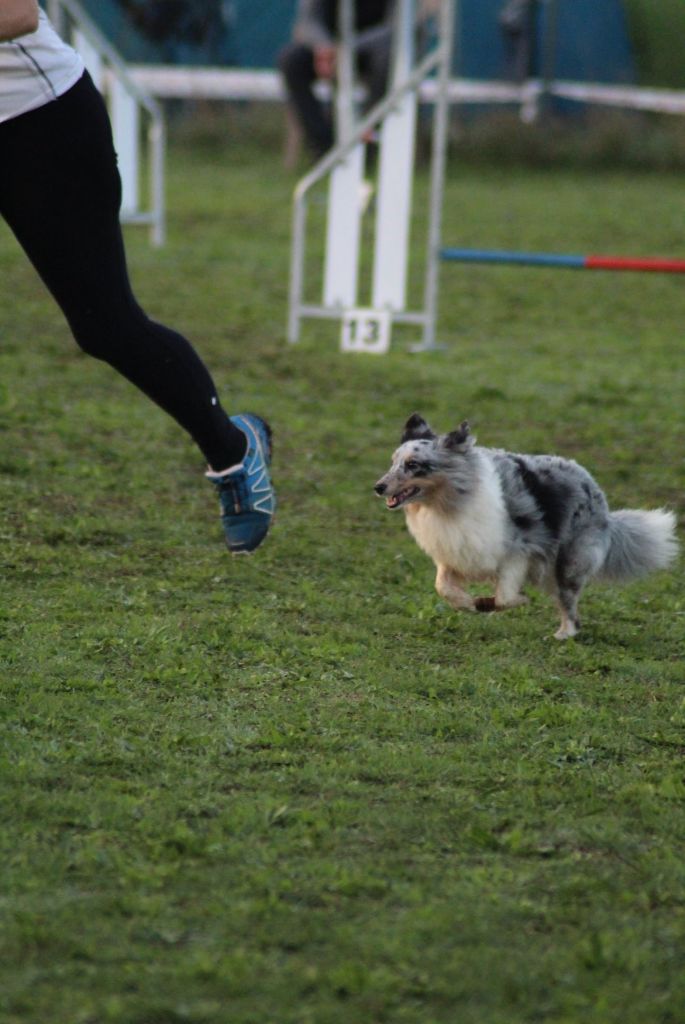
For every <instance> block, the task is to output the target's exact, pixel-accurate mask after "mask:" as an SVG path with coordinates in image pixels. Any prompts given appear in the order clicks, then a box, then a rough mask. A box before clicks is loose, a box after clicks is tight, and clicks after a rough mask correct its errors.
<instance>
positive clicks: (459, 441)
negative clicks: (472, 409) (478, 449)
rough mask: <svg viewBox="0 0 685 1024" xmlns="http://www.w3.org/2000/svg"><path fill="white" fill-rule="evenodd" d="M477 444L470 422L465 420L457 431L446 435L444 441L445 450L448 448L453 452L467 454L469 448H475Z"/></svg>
mask: <svg viewBox="0 0 685 1024" xmlns="http://www.w3.org/2000/svg"><path fill="white" fill-rule="evenodd" d="M475 443H476V439H475V438H474V436H473V434H472V433H471V428H470V427H469V421H468V420H464V421H463V422H462V423H460V424H459V426H458V427H457V429H456V430H453V431H452V432H451V433H449V434H445V438H444V441H443V444H444V446H445V448H448V449H449V450H450V451H452V452H466V451H468V450H469V448H473V446H474V444H475Z"/></svg>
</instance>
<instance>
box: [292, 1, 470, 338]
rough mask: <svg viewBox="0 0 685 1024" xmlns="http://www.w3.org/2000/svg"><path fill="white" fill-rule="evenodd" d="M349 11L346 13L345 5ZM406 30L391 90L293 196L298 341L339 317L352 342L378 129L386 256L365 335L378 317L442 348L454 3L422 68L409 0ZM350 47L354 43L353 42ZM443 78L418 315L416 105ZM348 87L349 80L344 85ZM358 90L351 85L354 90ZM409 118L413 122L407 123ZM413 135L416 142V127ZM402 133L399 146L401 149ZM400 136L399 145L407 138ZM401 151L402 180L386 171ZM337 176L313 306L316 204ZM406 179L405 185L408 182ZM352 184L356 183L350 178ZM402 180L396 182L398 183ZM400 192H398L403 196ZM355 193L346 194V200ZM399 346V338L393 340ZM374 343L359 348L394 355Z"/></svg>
mask: <svg viewBox="0 0 685 1024" xmlns="http://www.w3.org/2000/svg"><path fill="white" fill-rule="evenodd" d="M341 7H342V8H343V13H342V19H343V27H344V19H345V17H347V21H348V24H349V22H350V21H351V15H350V14H349V10H350V9H351V4H350V2H349V0H348V2H347V4H343V5H341ZM345 7H347V8H348V13H347V15H345V13H344V8H345ZM399 13H400V16H399V18H398V32H400V33H401V37H400V40H401V41H402V40H403V42H404V55H403V47H402V46H400V47H399V52H398V55H397V57H396V65H395V74H394V78H393V82H392V86H391V88H390V91H389V93H388V95H387V96H386V97H384V98H383V100H381V101H380V102H379V103H378V104H377V105H376V106H375V107H374V108H373V109H372V110H371V111H370V112H369V113H368V115H367V116H366V117H364V118H362V119H361V120H360V121H359V122H358V123H356V124H354V123H350V122H349V120H348V121H347V122H346V123H343V126H342V127H343V133H342V137H341V138H340V141H339V142H338V143H337V144H336V145H335V146H334V147H333V149H331V150H330V151H329V152H328V153H327V154H325V155H324V156H323V157H322V159H321V160H320V161H319V162H318V163H317V164H316V165H315V166H314V167H313V168H312V170H311V171H310V172H309V173H308V174H306V175H305V176H304V177H303V178H302V179H301V180H300V182H299V183H298V185H297V187H296V189H295V192H294V196H293V228H292V250H291V274H290V292H289V315H288V341H289V342H291V343H294V342H297V341H298V340H299V338H300V327H301V322H302V320H303V319H304V318H308V317H311V318H320V319H332V320H339V321H341V322H342V323H343V325H344V330H343V347H345V338H346V337H348V338H349V336H350V329H351V327H350V324H351V321H353V320H354V316H355V309H354V307H355V306H356V302H355V296H356V287H357V281H356V270H357V266H358V260H359V251H358V250H359V217H360V214H359V213H358V212H357V209H356V208H355V205H354V204H355V199H356V197H355V194H354V188H355V184H356V183H358V182H360V181H361V167H362V166H363V158H362V157H360V153H361V151H362V149H363V144H364V143H363V140H364V139H365V138H366V137H368V134H369V133H370V132H372V131H374V130H376V129H377V128H379V126H380V128H381V139H380V147H379V149H380V152H379V168H380V170H379V181H380V191H379V195H378V201H377V206H378V213H377V220H376V253H377V256H379V258H378V259H376V260H375V266H374V285H373V292H374V296H373V305H372V308H371V309H367V310H359V311H358V313H359V318H358V319H359V321H360V323H361V325H362V327H361V330H362V333H363V332H364V331H366V330H367V327H368V328H369V329H370V330H371V335H373V324H372V322H373V321H374V319H375V320H376V321H377V325H376V326H377V329H378V330H380V331H386V330H389V326H386V325H392V324H396V323H397V324H412V325H413V324H415V325H417V326H419V327H421V328H422V329H423V338H422V342H421V343H420V344H419V345H417V346H416V347H415V350H426V349H433V348H435V347H436V341H435V325H436V313H437V297H438V273H439V270H438V260H437V258H436V257H437V254H438V252H439V248H440V219H441V210H440V208H441V202H442V191H443V182H444V164H445V155H446V149H447V115H448V106H447V103H448V100H447V84H448V81H449V75H450V69H451V59H452V36H453V30H454V0H442V2H441V4H440V5H439V14H438V17H439V31H438V41H437V43H436V44H435V46H434V47H433V49H432V51H431V52H430V53H429V54H427V55H426V56H425V57H424V58H423V59H422V60H421V61H420V62H419V63H418V64H417V65H416V66H415V67H413V69H412V67H411V66H410V61H409V60H408V58H407V50H408V48H409V36H410V34H411V30H408V29H407V25H408V24H409V22H410V14H411V13H412V0H402V2H401V3H400V5H399ZM346 44H347V45H346ZM345 50H346V51H347V53H348V54H349V53H350V52H351V46H350V45H349V41H345V43H344V45H343V52H345ZM435 72H437V76H436V77H437V82H436V98H435V114H434V118H433V144H432V154H431V172H430V177H431V183H430V199H429V223H428V240H427V248H428V252H427V259H426V272H425V281H424V290H423V306H422V308H421V309H418V310H407V309H406V308H404V278H405V276H406V260H407V259H408V243H407V235H408V216H409V208H410V200H411V197H410V191H411V186H412V179H413V159H414V153H413V144H414V143H413V113H412V107H413V106H414V105H415V103H416V99H417V96H418V93H419V90H420V87H421V84H422V83H423V82H424V81H425V80H426V79H427V78H428V77H429V76H430V75H432V74H434V73H435ZM342 84H344V83H342ZM345 91H346V92H347V93H348V94H349V83H348V84H347V88H346V90H345ZM403 119H404V124H403V123H402V122H403ZM410 130H411V141H410V135H409V131H410ZM393 136H394V139H395V144H394V147H393ZM398 136H399V142H398V141H397V140H398ZM386 146H389V147H393V149H392V150H391V151H393V152H394V154H395V156H396V157H397V155H398V154H399V156H400V158H401V160H400V162H401V164H402V166H401V167H399V166H398V167H396V168H395V172H396V173H395V175H393V174H391V173H390V172H389V171H387V170H386V172H385V174H384V159H383V154H384V148H385V147H386ZM327 177H330V180H331V185H330V191H329V207H328V227H327V246H326V249H327V252H326V264H325V268H324V294H323V301H322V302H321V303H320V304H318V305H314V304H309V303H307V302H305V301H304V298H303V296H304V286H305V245H306V227H307V200H308V196H309V193H310V191H311V190H312V188H313V187H314V186H315V185H317V184H318V183H319V182H321V181H322V180H323V179H325V178H327ZM398 177H399V178H400V179H401V180H400V181H399V183H398ZM345 178H347V182H346V181H345ZM393 179H394V180H393ZM393 189H394V193H393ZM345 191H346V195H345ZM391 193H393V195H394V197H395V198H396V199H397V203H398V218H399V219H400V220H402V221H403V223H400V224H398V223H395V224H394V225H393V221H392V217H391V216H390V214H391V212H392V211H391V209H390V204H391V203H392V199H393V195H391ZM393 244H394V245H396V246H399V249H398V250H397V255H398V257H399V258H397V259H395V260H394V268H391V269H390V270H386V269H385V263H386V261H387V260H388V259H389V258H390V257H389V253H390V252H391V249H392V247H393ZM388 340H389V336H388ZM376 342H377V339H376V338H373V337H370V339H369V344H364V342H363V339H362V341H361V342H359V341H357V342H354V341H353V342H352V344H351V345H350V346H349V347H350V348H353V349H356V350H360V351H362V350H366V351H373V352H382V351H385V348H386V347H387V345H382V344H381V345H378V344H377V343H376Z"/></svg>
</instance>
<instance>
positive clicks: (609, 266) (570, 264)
mask: <svg viewBox="0 0 685 1024" xmlns="http://www.w3.org/2000/svg"><path fill="white" fill-rule="evenodd" d="M440 258H441V259H443V260H454V261H457V262H460V263H518V264H519V265H522V266H529V267H557V268H561V269H566V270H633V271H652V272H653V273H657V274H685V260H662V259H650V258H644V259H631V258H629V257H624V256H569V255H564V254H561V253H547V252H515V251H508V250H506V249H443V250H442V251H441V253H440Z"/></svg>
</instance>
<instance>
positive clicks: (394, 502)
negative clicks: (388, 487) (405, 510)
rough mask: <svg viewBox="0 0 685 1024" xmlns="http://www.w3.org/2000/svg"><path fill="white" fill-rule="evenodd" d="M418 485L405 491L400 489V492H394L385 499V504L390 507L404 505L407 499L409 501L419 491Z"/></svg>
mask: <svg viewBox="0 0 685 1024" xmlns="http://www.w3.org/2000/svg"><path fill="white" fill-rule="evenodd" d="M419 489H420V488H418V487H407V488H406V489H405V490H404V491H400V493H399V494H393V495H392V497H390V498H386V499H385V504H386V505H387V507H388V508H399V507H400V505H404V503H405V501H409V499H410V498H415V497H416V495H417V494H418V493H419Z"/></svg>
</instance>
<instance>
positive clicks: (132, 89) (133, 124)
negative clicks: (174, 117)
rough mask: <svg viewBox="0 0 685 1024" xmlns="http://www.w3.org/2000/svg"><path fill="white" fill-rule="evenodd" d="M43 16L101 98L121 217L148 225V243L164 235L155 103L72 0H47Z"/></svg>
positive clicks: (161, 133) (160, 125)
mask: <svg viewBox="0 0 685 1024" xmlns="http://www.w3.org/2000/svg"><path fill="white" fill-rule="evenodd" d="M46 7H47V12H48V15H49V17H50V19H51V21H52V23H53V25H54V26H55V28H56V29H57V31H58V32H59V33H60V35H61V36H62V37H63V38H64V39H66V40H67V41H68V42H70V43H71V44H72V46H73V47H74V48H75V49H76V50H78V52H79V53H80V55H81V57H82V58H83V62H84V64H85V65H86V67H87V69H88V71H89V73H90V75H91V77H92V79H93V81H94V83H95V85H96V86H97V87H98V89H99V90H100V92H102V93H103V95H104V96H105V99H106V101H107V104H108V107H109V113H110V119H111V122H112V134H113V136H114V146H115V149H116V151H117V156H118V161H119V173H120V175H121V183H122V202H121V220H122V222H123V223H125V224H144V225H148V226H149V227H150V235H151V240H152V242H153V244H154V245H162V244H163V242H164V236H165V209H164V160H165V148H166V142H165V127H164V116H163V113H162V110H161V107H160V106H159V104H158V103H157V101H156V100H154V99H153V98H152V97H151V96H149V95H148V93H147V92H146V91H145V90H144V88H142V87H141V86H140V85H139V84H138V83H137V82H135V81H134V79H133V77H132V76H131V74H130V73H129V70H128V68H127V66H126V64H125V62H124V61H123V60H122V58H121V57H120V56H119V54H118V53H117V52H116V50H115V49H114V48H113V47H112V46H111V44H110V43H109V42H108V41H107V39H106V38H105V36H104V35H103V34H102V32H101V31H100V30H99V28H98V27H97V25H95V24H94V22H93V21H92V19H91V18H90V17H89V16H88V14H87V12H86V11H84V9H83V8H82V7H81V5H80V4H79V3H78V0H47V4H46ZM143 118H146V119H147V122H148V124H147V142H148V154H147V168H146V170H147V178H148V195H147V197H146V198H143V197H142V196H141V191H142V188H141V186H142V182H143V158H142V153H141V137H142V128H143V125H142V121H143Z"/></svg>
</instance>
